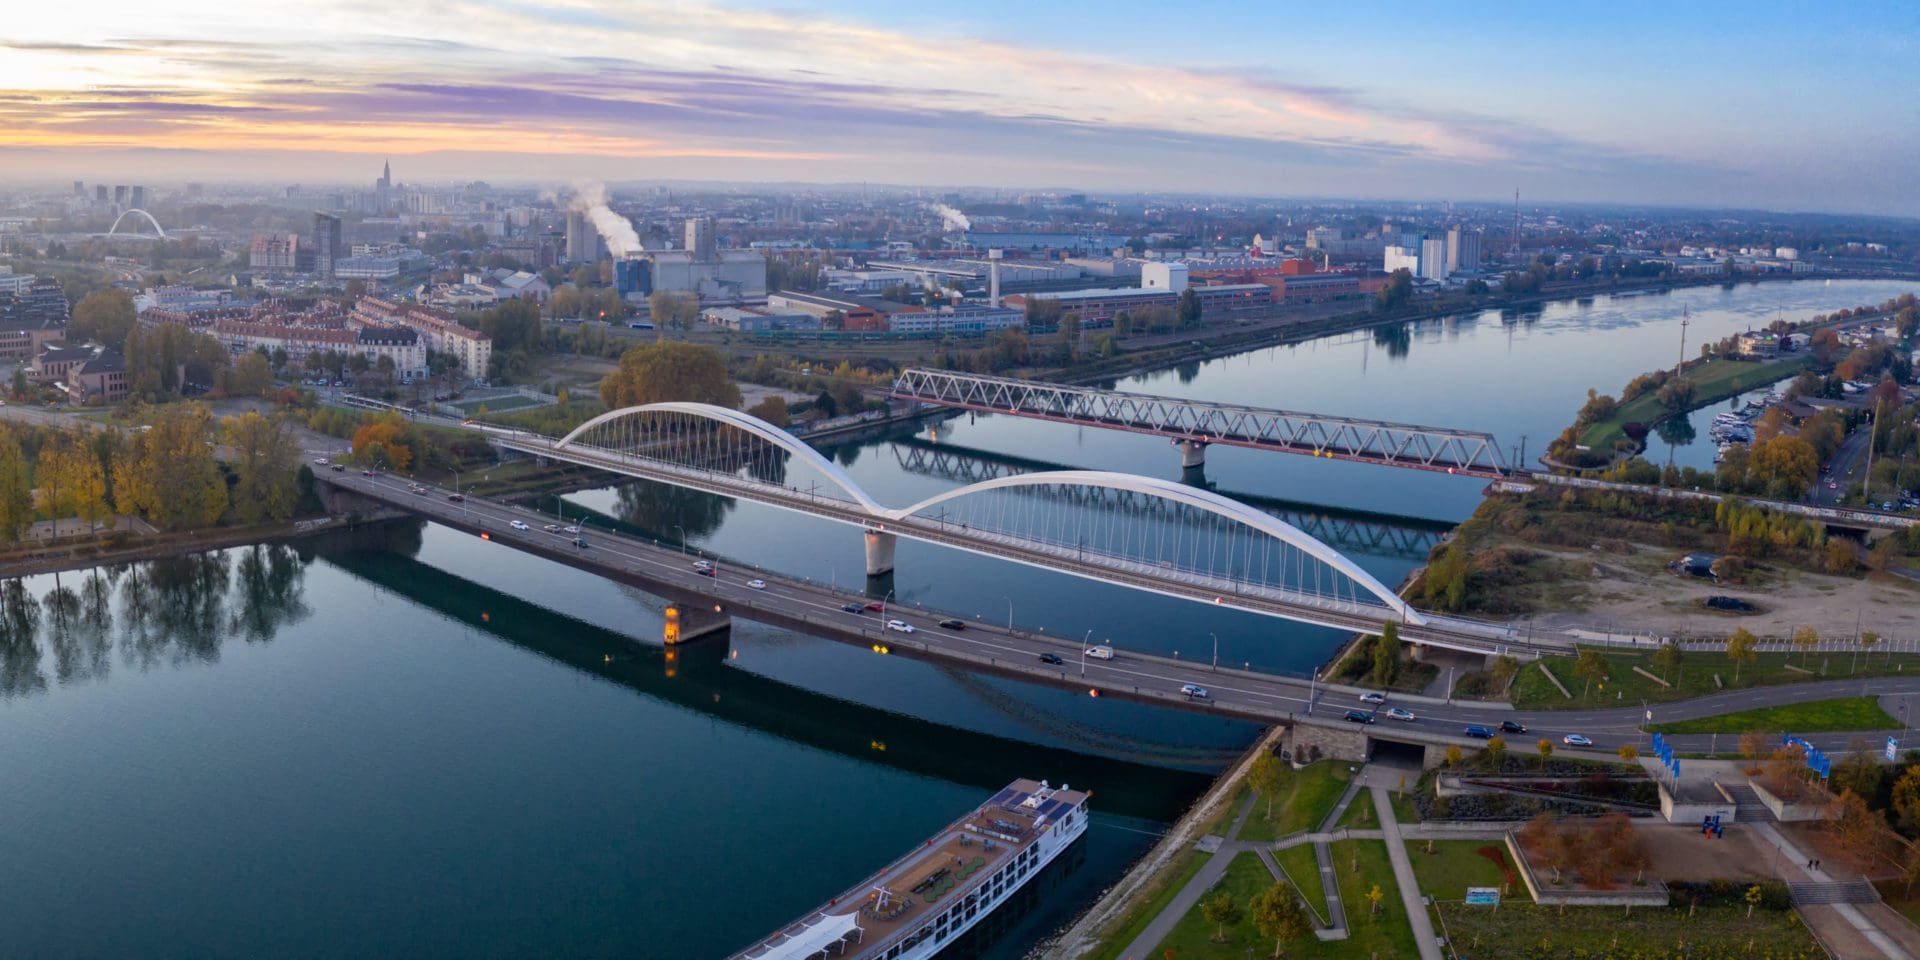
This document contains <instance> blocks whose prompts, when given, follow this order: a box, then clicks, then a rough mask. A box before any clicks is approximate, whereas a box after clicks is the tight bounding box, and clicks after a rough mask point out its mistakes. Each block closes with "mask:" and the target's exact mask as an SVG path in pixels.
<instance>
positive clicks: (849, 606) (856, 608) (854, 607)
mask: <svg viewBox="0 0 1920 960" xmlns="http://www.w3.org/2000/svg"><path fill="white" fill-rule="evenodd" d="M840 609H842V610H845V611H846V612H848V613H863V612H865V611H866V609H867V608H866V607H863V606H861V605H859V604H857V603H843V604H841V605H840Z"/></svg>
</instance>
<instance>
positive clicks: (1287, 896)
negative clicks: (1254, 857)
mask: <svg viewBox="0 0 1920 960" xmlns="http://www.w3.org/2000/svg"><path fill="white" fill-rule="evenodd" d="M1250 906H1251V908H1252V913H1253V924H1254V926H1256V927H1258V928H1259V929H1260V935H1261V936H1263V937H1271V938H1273V955H1274V956H1275V957H1278V956H1281V955H1282V954H1284V953H1285V952H1286V949H1287V941H1289V940H1298V939H1299V938H1301V937H1304V936H1306V935H1307V933H1308V932H1309V931H1311V930H1312V929H1313V927H1312V925H1311V924H1309V923H1308V922H1307V914H1306V911H1304V910H1301V909H1300V902H1299V901H1298V900H1296V899H1294V896H1293V888H1292V887H1290V886H1287V884H1286V882H1285V881H1275V882H1274V884H1273V886H1271V887H1268V888H1267V889H1265V890H1263V891H1261V892H1260V893H1259V894H1257V895H1255V896H1254V898H1253V903H1252V904H1251V905H1250Z"/></svg>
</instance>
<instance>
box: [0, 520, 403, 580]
mask: <svg viewBox="0 0 1920 960" xmlns="http://www.w3.org/2000/svg"><path fill="white" fill-rule="evenodd" d="M398 515H399V514H398V513H388V512H385V511H382V512H381V513H380V514H379V515H377V516H370V517H367V518H364V519H355V520H346V519H341V518H336V517H327V516H319V517H306V518H303V519H296V520H287V521H284V522H277V523H253V524H240V525H235V526H231V527H215V528H213V529H210V530H179V531H174V532H171V533H152V534H139V535H135V534H132V533H127V532H124V531H122V532H112V531H103V532H102V534H101V535H100V536H98V537H94V538H92V539H88V540H81V541H76V540H75V539H73V538H66V539H65V540H63V541H62V542H59V543H53V544H48V545H46V546H43V547H35V548H32V549H26V550H12V551H8V552H6V553H4V554H0V576H5V577H30V576H36V575H41V574H50V573H67V572H70V571H73V570H85V569H90V568H92V567H100V566H111V565H115V564H122V563H134V562H137V561H141V560H162V559H165V558H167V557H174V556H179V555H181V554H187V553H204V552H206V551H209V550H225V549H229V548H232V547H245V546H251V545H253V544H256V543H273V542H282V541H288V540H297V539H302V538H305V537H310V536H317V535H319V534H322V533H329V532H332V531H335V530H345V529H350V528H352V527H356V526H362V525H365V524H368V523H378V522H382V521H385V520H389V519H392V518H393V517H394V516H398Z"/></svg>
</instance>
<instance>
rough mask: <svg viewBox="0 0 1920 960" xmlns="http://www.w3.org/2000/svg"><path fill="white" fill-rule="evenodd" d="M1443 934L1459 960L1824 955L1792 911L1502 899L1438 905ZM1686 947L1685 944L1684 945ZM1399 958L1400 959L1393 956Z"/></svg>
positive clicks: (1806, 959)
mask: <svg viewBox="0 0 1920 960" xmlns="http://www.w3.org/2000/svg"><path fill="white" fill-rule="evenodd" d="M1436 909H1437V910H1438V911H1439V913H1440V917H1441V920H1442V924H1440V925H1439V926H1442V927H1443V929H1444V930H1445V933H1444V934H1443V935H1444V936H1446V937H1448V938H1449V940H1448V942H1449V943H1451V944H1452V945H1453V949H1454V950H1455V951H1457V952H1458V955H1460V956H1463V957H1465V956H1470V957H1472V958H1473V960H1533V958H1535V957H1581V956H1585V957H1681V956H1685V957H1702V958H1716V960H1718V958H1727V960H1732V958H1736V957H1767V958H1770V960H1816V958H1824V957H1826V955H1827V954H1826V952H1825V951H1824V950H1822V949H1821V947H1820V945H1819V944H1818V943H1816V942H1815V941H1814V939H1813V935H1812V934H1809V933H1808V932H1807V928H1806V926H1805V925H1803V924H1802V923H1801V922H1800V918H1799V917H1798V916H1796V915H1795V914H1794V913H1792V912H1791V911H1785V910H1780V911H1775V910H1756V911H1754V913H1753V918H1752V919H1747V917H1746V911H1745V910H1744V909H1742V908H1739V907H1701V908H1700V909H1699V910H1698V911H1697V912H1695V913H1694V915H1693V916H1692V917H1691V918H1689V917H1688V916H1687V911H1685V910H1677V909H1673V908H1670V907H1653V908H1645V907H1643V908H1640V909H1636V910H1634V911H1633V913H1632V914H1631V915H1627V914H1626V913H1625V912H1624V911H1622V910H1619V909H1616V908H1602V907H1573V908H1570V909H1567V910H1561V909H1560V908H1558V907H1551V906H1539V905H1536V904H1532V903H1521V902H1514V901H1502V902H1501V904H1500V908H1499V909H1498V910H1495V909H1493V908H1491V907H1469V906H1466V905H1464V904H1459V903H1446V902H1442V903H1440V904H1438V905H1437V907H1436ZM1683 945H1684V946H1683ZM1395 956H1401V954H1395Z"/></svg>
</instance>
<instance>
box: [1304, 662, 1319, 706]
mask: <svg viewBox="0 0 1920 960" xmlns="http://www.w3.org/2000/svg"><path fill="white" fill-rule="evenodd" d="M1319 685H1320V668H1319V667H1314V668H1313V677H1312V679H1309V680H1308V681H1307V716H1309V717H1311V716H1313V697H1314V690H1315V688H1317V687H1318V686H1319Z"/></svg>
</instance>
